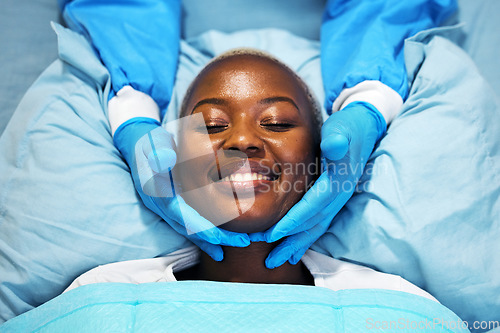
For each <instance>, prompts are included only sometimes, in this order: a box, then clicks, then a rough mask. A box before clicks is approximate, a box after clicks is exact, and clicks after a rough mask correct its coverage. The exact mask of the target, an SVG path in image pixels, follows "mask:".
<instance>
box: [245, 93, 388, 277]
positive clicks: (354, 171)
mask: <svg viewBox="0 0 500 333" xmlns="http://www.w3.org/2000/svg"><path fill="white" fill-rule="evenodd" d="M386 128H387V125H386V122H385V120H384V118H383V117H382V115H381V114H380V112H379V111H378V110H377V109H376V108H375V107H374V106H372V105H371V104H369V103H364V102H353V103H351V104H349V105H347V106H346V107H345V108H344V109H342V110H340V111H337V112H335V113H334V114H332V115H331V116H330V117H329V118H328V119H327V120H326V121H325V123H324V124H323V127H322V129H321V151H322V153H323V157H324V161H325V162H326V163H325V165H324V169H326V170H325V171H323V173H322V174H321V175H320V177H319V178H318V180H317V181H316V182H315V183H314V185H313V186H312V187H311V188H310V189H309V190H308V191H307V192H306V194H305V195H304V197H303V198H302V199H301V200H300V201H299V202H298V203H297V204H295V205H294V206H293V207H292V208H291V209H290V211H288V213H287V214H286V215H285V216H284V217H283V218H282V219H281V220H280V221H279V222H278V223H277V224H276V225H274V226H273V227H272V228H270V229H269V230H267V231H266V232H264V233H261V234H253V235H250V239H251V240H252V241H259V240H265V241H267V242H269V243H271V242H275V241H277V240H279V239H281V238H283V237H285V236H286V238H285V239H284V240H283V242H282V243H281V244H279V245H278V246H277V247H276V248H275V249H274V250H273V251H272V252H271V253H270V254H269V256H268V257H267V259H266V266H267V267H268V268H274V267H278V266H280V265H282V264H284V263H285V262H286V261H287V260H288V261H289V262H290V263H291V264H296V263H297V262H298V261H299V260H300V258H301V257H302V256H303V255H304V253H305V252H306V251H307V249H308V248H309V247H310V246H311V245H312V244H313V243H314V242H315V241H316V240H317V239H318V238H319V237H320V236H321V235H323V234H324V233H325V231H326V230H327V229H328V227H329V226H330V223H331V221H332V219H333V218H334V217H335V215H336V214H337V213H338V212H339V211H340V209H341V208H342V207H343V206H344V205H345V203H346V202H347V200H349V198H350V197H351V196H352V194H353V193H354V191H355V189H356V185H357V183H358V180H359V178H360V177H361V175H362V174H363V170H364V168H365V165H366V162H367V160H368V158H369V157H370V154H371V153H372V151H373V148H374V147H375V144H376V143H377V141H378V140H379V139H380V138H381V137H382V135H383V134H384V133H385V131H386Z"/></svg>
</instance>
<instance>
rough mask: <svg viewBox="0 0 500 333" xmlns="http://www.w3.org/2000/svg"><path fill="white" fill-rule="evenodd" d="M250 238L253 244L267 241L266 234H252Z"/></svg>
mask: <svg viewBox="0 0 500 333" xmlns="http://www.w3.org/2000/svg"><path fill="white" fill-rule="evenodd" d="M248 237H249V238H250V242H252V243H255V242H266V241H267V238H266V233H265V232H254V233H252V234H248Z"/></svg>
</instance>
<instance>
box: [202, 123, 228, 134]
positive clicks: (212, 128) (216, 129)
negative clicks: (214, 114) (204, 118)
mask: <svg viewBox="0 0 500 333" xmlns="http://www.w3.org/2000/svg"><path fill="white" fill-rule="evenodd" d="M227 127H228V125H210V124H208V125H206V128H207V132H208V134H215V133H220V132H222V131H224V130H226V129H227Z"/></svg>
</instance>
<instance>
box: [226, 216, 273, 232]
mask: <svg viewBox="0 0 500 333" xmlns="http://www.w3.org/2000/svg"><path fill="white" fill-rule="evenodd" d="M279 218H281V217H279ZM279 218H270V217H269V216H254V215H253V214H251V213H250V212H247V213H245V214H243V215H241V216H239V217H238V218H236V219H234V220H232V221H229V222H226V223H224V224H222V225H220V226H219V228H221V229H224V230H227V231H232V232H240V233H247V234H251V233H255V232H262V231H266V230H267V229H269V228H271V227H272V226H273V225H275V224H276V222H277V221H278V220H279Z"/></svg>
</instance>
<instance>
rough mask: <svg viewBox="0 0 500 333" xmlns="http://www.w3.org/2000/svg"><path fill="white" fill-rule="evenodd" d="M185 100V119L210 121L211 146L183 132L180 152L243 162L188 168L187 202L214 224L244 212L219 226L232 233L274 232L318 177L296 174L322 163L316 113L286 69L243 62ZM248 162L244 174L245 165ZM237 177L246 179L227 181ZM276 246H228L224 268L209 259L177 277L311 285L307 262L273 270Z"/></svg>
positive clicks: (253, 58)
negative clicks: (195, 117) (271, 257)
mask: <svg viewBox="0 0 500 333" xmlns="http://www.w3.org/2000/svg"><path fill="white" fill-rule="evenodd" d="M186 98H187V100H186V101H185V104H184V105H185V108H184V109H183V110H182V112H181V116H185V115H190V114H191V115H197V114H199V115H202V116H203V119H201V118H198V119H199V120H202V121H204V124H203V126H202V127H204V126H206V129H207V131H208V137H209V140H208V139H206V137H207V135H206V133H203V131H201V130H199V129H198V128H199V127H195V126H191V127H189V126H188V127H187V128H184V129H183V130H182V131H181V133H182V136H181V137H180V140H179V152H182V154H185V155H187V156H200V155H203V154H200V152H201V151H208V150H210V149H212V150H213V151H216V152H217V151H219V152H220V151H225V152H227V151H229V152H231V153H235V154H236V157H234V156H232V155H231V157H228V158H226V157H224V156H223V155H219V157H218V159H216V160H214V159H213V157H212V156H213V155H212V156H209V155H205V156H201V157H199V158H197V159H196V162H195V163H190V164H189V163H187V164H184V165H182V167H180V168H179V170H178V171H177V172H176V174H177V181H179V182H180V183H181V184H182V186H183V188H184V190H193V189H199V190H195V191H191V192H185V193H184V194H183V197H184V199H185V200H186V202H187V203H188V204H189V205H191V206H192V207H193V208H195V209H196V210H197V211H198V212H199V213H200V214H201V215H203V216H204V217H206V218H207V219H208V220H210V221H212V222H213V223H214V221H216V220H217V219H221V216H222V217H223V218H224V217H225V216H230V214H229V213H228V212H229V211H232V210H233V211H234V210H236V208H237V213H238V214H237V216H236V217H232V218H227V219H226V220H225V221H228V220H229V222H227V223H224V224H222V225H219V224H217V223H214V224H216V225H219V227H221V228H224V229H226V230H229V231H234V232H244V233H253V232H259V231H264V230H267V229H268V228H270V227H271V226H273V225H274V224H275V223H277V222H278V221H279V220H280V219H281V218H282V217H283V216H284V215H285V214H286V212H287V211H288V210H289V209H290V208H291V207H292V206H293V205H294V204H295V203H296V202H298V201H299V200H300V198H301V197H302V196H303V195H304V193H305V192H306V190H307V188H308V187H309V186H310V185H311V183H312V182H313V181H314V179H315V178H316V176H317V175H315V174H310V173H309V171H308V170H305V169H303V168H298V167H297V166H299V165H306V166H309V165H312V164H314V163H316V157H317V156H318V152H319V143H318V140H317V139H316V136H315V134H314V133H315V132H316V131H317V129H316V128H315V126H314V120H313V119H314V115H313V111H312V105H311V104H310V102H309V100H308V98H307V94H306V92H305V91H304V88H303V87H302V86H301V85H300V83H299V81H298V79H297V78H296V77H295V76H294V75H293V74H292V73H290V71H289V70H287V69H286V68H285V67H284V66H282V65H281V64H279V63H276V62H274V61H272V60H269V59H267V58H264V57H261V56H257V55H248V54H243V55H241V54H240V55H233V56H230V57H228V58H225V59H222V60H219V61H217V62H215V63H212V64H211V65H209V66H208V67H207V68H205V69H204V70H203V71H202V72H201V73H200V74H199V75H198V77H197V78H196V79H195V82H194V84H193V89H192V91H191V93H190V94H189V95H188V96H187V97H186ZM199 115H198V116H199ZM241 156H244V157H245V158H244V159H242V158H241ZM246 158H248V162H247V164H245V165H244V167H242V168H241V165H242V164H243V163H239V161H246ZM181 159H182V156H181ZM235 174H239V176H240V178H239V179H238V178H234V179H229V178H224V177H225V176H228V177H229V176H230V175H233V176H234V175H235ZM216 176H217V177H216ZM252 177H253V178H252ZM235 194H237V195H235ZM235 203H236V205H235ZM225 214H226V215H225ZM225 221H224V222H225ZM276 245H277V243H273V244H268V243H266V242H253V243H251V244H250V245H249V246H248V247H245V248H236V247H227V246H226V247H223V250H224V260H222V261H220V262H217V261H214V260H213V259H212V258H210V257H209V256H208V255H206V254H205V253H202V256H201V262H200V264H199V265H196V266H194V267H192V268H190V269H187V270H184V271H182V272H177V273H176V277H177V279H178V280H210V281H227V282H247V283H286V284H304V285H312V284H313V279H312V276H311V275H310V273H309V271H308V270H307V269H306V267H305V266H304V265H303V264H302V263H301V262H299V264H297V265H291V264H289V263H288V262H287V263H285V264H284V265H282V266H280V267H278V268H275V269H268V268H266V266H265V259H266V258H267V256H268V255H269V253H270V252H271V250H272V249H273V248H274V247H275V246H276Z"/></svg>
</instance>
